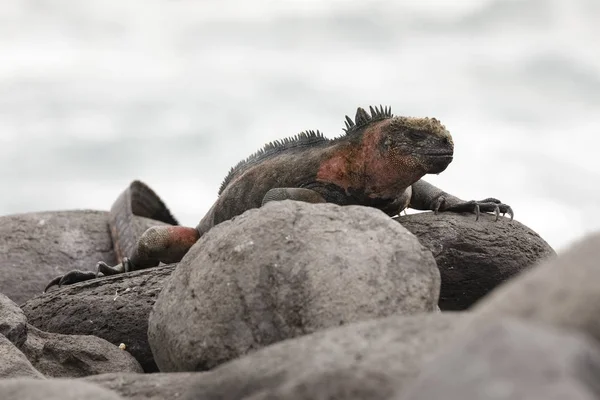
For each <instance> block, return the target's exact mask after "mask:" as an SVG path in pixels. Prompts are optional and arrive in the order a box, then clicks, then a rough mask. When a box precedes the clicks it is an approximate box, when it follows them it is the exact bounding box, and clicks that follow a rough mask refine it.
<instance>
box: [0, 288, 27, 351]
mask: <svg viewBox="0 0 600 400" xmlns="http://www.w3.org/2000/svg"><path fill="white" fill-rule="evenodd" d="M0 334H2V335H4V336H5V337H6V338H7V339H8V340H10V341H11V342H12V343H13V344H14V345H15V346H17V347H20V346H22V345H23V343H25V340H26V339H27V318H26V317H25V313H23V310H21V309H20V308H19V306H18V305H16V304H15V302H13V301H12V300H11V299H9V298H8V297H6V296H5V295H3V294H2V293H0Z"/></svg>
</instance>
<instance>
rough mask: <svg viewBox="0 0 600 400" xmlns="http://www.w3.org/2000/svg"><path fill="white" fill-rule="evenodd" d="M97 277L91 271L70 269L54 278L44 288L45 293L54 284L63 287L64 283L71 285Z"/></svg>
mask: <svg viewBox="0 0 600 400" xmlns="http://www.w3.org/2000/svg"><path fill="white" fill-rule="evenodd" d="M95 277H96V273H94V272H91V271H79V270H75V271H70V272H67V273H66V274H64V275H61V276H57V277H56V278H54V279H52V280H51V281H50V283H48V285H47V286H46V288H45V289H44V293H46V292H47V291H48V289H50V288H51V287H52V286H54V285H58V287H61V286H62V285H71V284H73V283H79V282H83V281H87V280H90V279H94V278H95Z"/></svg>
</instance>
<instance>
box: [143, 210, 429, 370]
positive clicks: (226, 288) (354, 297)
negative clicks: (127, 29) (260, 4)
mask: <svg viewBox="0 0 600 400" xmlns="http://www.w3.org/2000/svg"><path fill="white" fill-rule="evenodd" d="M439 284H440V282H439V271H438V269H437V266H436V265H435V261H434V259H433V256H432V255H431V252H429V250H427V249H425V248H424V247H423V246H422V245H421V244H420V243H419V242H418V240H417V239H416V238H415V237H414V236H413V235H412V234H411V233H410V232H408V231H407V230H406V229H405V228H403V227H402V226H401V225H400V224H397V223H396V222H394V221H392V220H391V219H390V218H389V217H388V216H387V215H385V214H384V213H383V212H381V211H379V210H377V209H374V208H370V207H360V206H347V207H340V206H338V205H335V204H309V203H304V202H295V201H280V202H272V203H267V204H266V205H265V206H264V207H262V208H260V209H252V210H249V211H247V212H245V213H244V214H242V215H240V216H238V217H236V218H234V219H233V220H231V221H226V222H224V223H221V224H219V225H217V226H215V227H214V228H213V229H211V230H210V231H209V232H208V233H206V234H205V235H204V236H203V237H202V238H201V239H200V240H199V241H198V242H197V243H196V244H195V245H194V246H193V247H192V248H191V249H190V251H189V252H188V253H187V254H186V256H185V257H184V258H183V260H182V261H181V262H180V263H179V266H178V267H177V269H176V270H175V272H174V273H173V275H172V276H171V279H169V281H168V283H167V285H166V286H165V289H164V290H163V291H162V292H161V294H160V295H159V297H158V299H157V301H156V304H155V306H154V309H153V311H152V313H151V314H150V319H149V323H148V327H149V329H148V338H149V341H150V345H151V347H152V352H153V354H154V357H155V361H156V363H157V365H158V366H159V368H160V370H161V371H162V372H170V371H193V370H208V369H211V368H213V367H215V366H217V365H219V364H221V363H223V362H225V361H228V360H231V359H233V358H237V357H239V356H241V355H243V354H246V353H247V352H249V351H252V350H256V349H259V348H261V347H264V346H267V345H269V344H272V343H275V342H278V341H281V340H284V339H288V338H293V337H296V336H299V335H304V334H308V333H311V332H315V331H318V330H320V329H324V328H328V327H333V326H338V325H342V324H346V323H349V322H354V321H361V320H365V319H371V318H377V317H383V316H388V315H393V314H414V313H419V312H430V311H434V310H436V309H437V301H438V293H439Z"/></svg>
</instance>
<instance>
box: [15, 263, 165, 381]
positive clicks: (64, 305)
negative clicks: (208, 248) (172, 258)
mask: <svg viewBox="0 0 600 400" xmlns="http://www.w3.org/2000/svg"><path fill="white" fill-rule="evenodd" d="M174 268H175V266H174V265H170V266H162V267H157V268H151V269H148V270H142V271H134V272H129V273H126V274H119V275H114V276H109V277H105V278H101V279H94V280H91V281H86V282H82V283H79V284H76V285H72V286H64V287H62V288H61V289H60V290H54V291H51V292H49V293H46V294H44V295H41V296H38V297H35V298H33V299H31V300H29V301H28V302H26V303H25V304H24V305H23V306H22V308H23V311H24V312H25V314H26V315H27V319H28V322H29V323H30V324H32V325H33V326H35V327H36V328H38V329H41V330H43V331H46V332H55V333H62V334H72V335H94V336H98V337H100V338H103V339H105V340H107V341H109V342H110V343H112V344H114V345H116V346H118V345H120V344H121V343H124V344H125V345H126V346H127V351H128V352H129V353H130V354H131V355H133V356H134V357H135V359H136V360H137V361H138V362H139V363H140V364H141V366H142V368H143V369H144V371H146V372H154V371H157V370H158V369H157V367H156V364H155V363H154V357H153V355H152V352H151V350H150V346H149V344H148V335H147V331H148V315H149V314H150V310H151V309H152V306H153V305H154V302H155V301H156V296H157V295H158V293H159V292H160V291H161V290H162V288H163V286H164V282H165V280H166V279H167V278H168V277H169V275H170V274H171V273H172V272H173V269H174Z"/></svg>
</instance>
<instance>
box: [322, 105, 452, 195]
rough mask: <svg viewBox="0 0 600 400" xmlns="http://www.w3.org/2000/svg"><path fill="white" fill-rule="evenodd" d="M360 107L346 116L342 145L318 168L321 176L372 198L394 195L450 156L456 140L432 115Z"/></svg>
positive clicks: (435, 169) (442, 165) (436, 169)
mask: <svg viewBox="0 0 600 400" xmlns="http://www.w3.org/2000/svg"><path fill="white" fill-rule="evenodd" d="M370 111H371V114H370V115H369V113H367V112H366V111H365V110H364V109H362V108H360V107H359V108H358V109H357V111H356V117H355V118H354V120H352V119H351V118H349V117H346V129H345V131H346V135H344V136H342V137H340V138H338V139H336V140H338V143H340V144H342V145H341V146H340V147H339V148H337V149H336V150H335V151H334V153H333V154H331V156H330V157H329V158H328V159H327V160H325V161H324V162H323V163H322V164H321V166H320V168H319V171H318V174H317V178H318V180H320V181H324V182H331V183H334V184H336V185H337V186H340V187H342V188H345V189H346V190H347V191H354V192H360V193H362V194H363V195H366V196H368V197H371V198H393V197H394V196H397V195H398V194H399V193H402V192H403V191H404V190H405V189H406V188H408V187H409V186H410V185H412V184H413V183H415V182H416V181H418V180H419V179H421V178H422V177H423V175H425V174H438V173H440V172H442V171H444V170H445V169H446V167H448V165H449V164H450V162H451V161H452V156H453V152H454V144H453V142H452V137H451V136H450V133H449V132H448V131H447V130H446V128H445V127H444V126H443V125H442V124H441V123H440V122H439V121H438V120H437V119H435V118H412V117H395V116H393V115H392V113H391V110H390V108H388V107H385V108H384V107H381V106H380V107H379V108H373V107H370Z"/></svg>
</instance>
